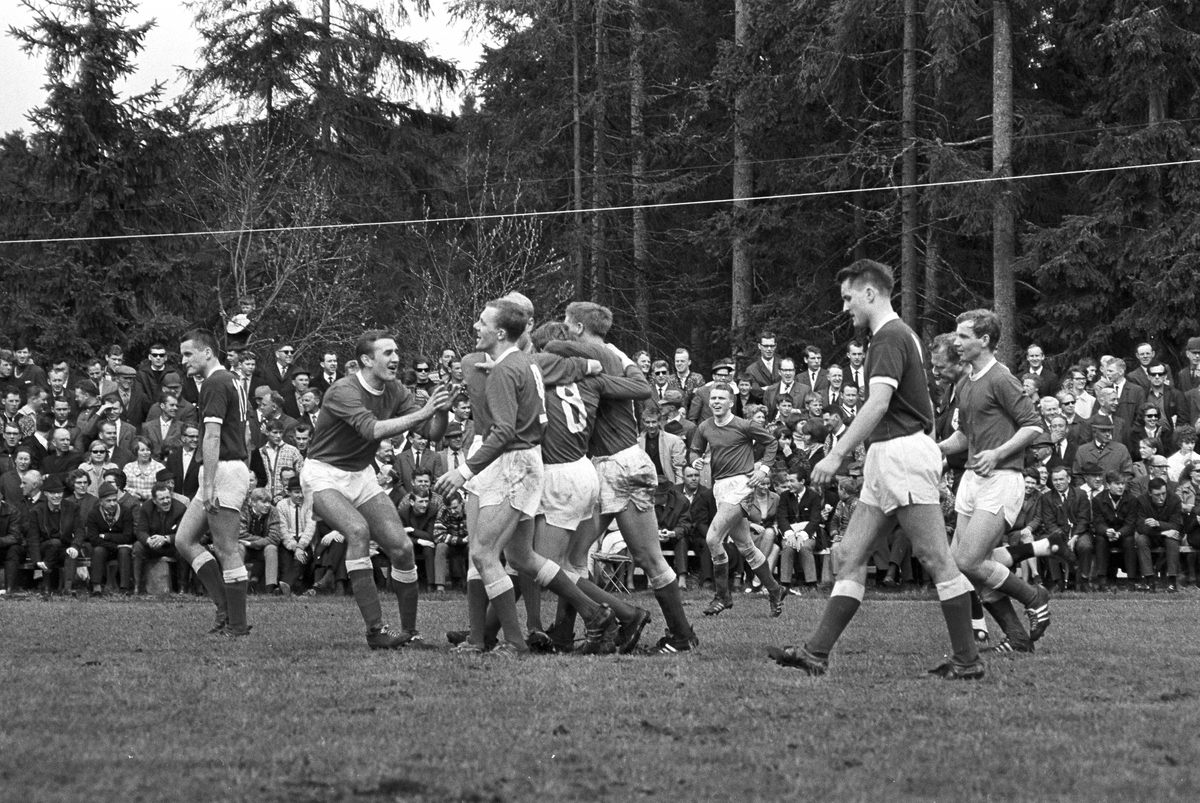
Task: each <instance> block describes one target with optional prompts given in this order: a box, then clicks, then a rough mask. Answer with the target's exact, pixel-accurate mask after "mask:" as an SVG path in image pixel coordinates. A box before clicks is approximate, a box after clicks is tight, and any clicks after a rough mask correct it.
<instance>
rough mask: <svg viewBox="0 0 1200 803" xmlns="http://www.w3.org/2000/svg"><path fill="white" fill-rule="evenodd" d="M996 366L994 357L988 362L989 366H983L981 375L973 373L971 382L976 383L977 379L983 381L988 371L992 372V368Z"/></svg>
mask: <svg viewBox="0 0 1200 803" xmlns="http://www.w3.org/2000/svg"><path fill="white" fill-rule="evenodd" d="M995 364H996V358H995V357H992V359H990V360H988V364H987V365H985V366H983V370H982V371H980V372H979V373H975V372H971V377H970V378H971V381H972V382H974V381H975V380H976V379H981V378H982V377H983V375H984V374H986V373H987V372H988V371H990V370H992V366H993V365H995Z"/></svg>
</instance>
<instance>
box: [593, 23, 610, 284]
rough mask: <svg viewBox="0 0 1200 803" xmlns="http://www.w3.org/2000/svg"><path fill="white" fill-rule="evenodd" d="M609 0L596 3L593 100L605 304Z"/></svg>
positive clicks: (597, 236) (598, 268)
mask: <svg viewBox="0 0 1200 803" xmlns="http://www.w3.org/2000/svg"><path fill="white" fill-rule="evenodd" d="M605 3H606V0H596V35H595V42H596V53H595V58H596V65H595V70H596V93H595V97H594V99H593V101H592V210H593V211H592V301H595V302H596V303H597V304H603V303H605V299H606V298H607V297H608V266H607V260H606V253H605V234H606V232H605V228H604V217H605V215H604V213H603V212H601V211H600V210H601V209H603V208H604V207H606V206H608V178H607V176H605V174H604V171H605V158H604V140H605V120H604V111H605V107H606V106H607V94H606V93H607V88H606V86H605V77H606V76H605V72H604V71H605V67H606V62H607V60H608V59H607V55H608V34H607V33H606V32H605V27H604V25H605V23H604V14H605V10H606V9H605Z"/></svg>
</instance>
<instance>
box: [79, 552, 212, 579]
mask: <svg viewBox="0 0 1200 803" xmlns="http://www.w3.org/2000/svg"><path fill="white" fill-rule="evenodd" d="M81 557H82V556H81ZM214 560H216V558H214V557H213V556H212V553H211V552H209V551H207V550H205V551H204V552H201V553H200V554H199V555H197V556H196V558H195V560H193V561H192V571H194V572H196V573H197V574H199V573H200V569H201V568H203V566H204V564H206V563H208V562H209V561H214Z"/></svg>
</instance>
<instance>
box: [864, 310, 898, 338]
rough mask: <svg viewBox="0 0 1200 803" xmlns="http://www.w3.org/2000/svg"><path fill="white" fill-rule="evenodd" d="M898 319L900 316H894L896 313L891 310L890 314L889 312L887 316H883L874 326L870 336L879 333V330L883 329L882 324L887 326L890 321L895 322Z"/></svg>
mask: <svg viewBox="0 0 1200 803" xmlns="http://www.w3.org/2000/svg"><path fill="white" fill-rule="evenodd" d="M899 317H900V316H899V315H897V314H896V311H895V310H892V311H891V312H889V313H888V314H887V315H885V316H884V318H883V320H881V321H880V322H879V325H878V326H876V327H875V328H873V329H872V330H871V334H872V335H874V334H877V333H878V332H879V330H880V329H882V328H883V327H884V324H889V323H891V322H892V321H894V320H897V319H898V318H899Z"/></svg>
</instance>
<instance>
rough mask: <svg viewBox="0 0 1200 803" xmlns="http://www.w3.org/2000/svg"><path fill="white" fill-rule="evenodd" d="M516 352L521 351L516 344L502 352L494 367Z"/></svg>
mask: <svg viewBox="0 0 1200 803" xmlns="http://www.w3.org/2000/svg"><path fill="white" fill-rule="evenodd" d="M514 351H520V349H518V348H517V345H516V344H515V343H514V344H513V345H511V346H509V347H508V348H506V349H505V350H504V351H503V352H501V353H500V356H499V357H497V358H496V362H494V363H493V365H499V364H500V362H501V360H503V359H504V358H505V357H507V356H508V355H509V354H512V353H513V352H514Z"/></svg>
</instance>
